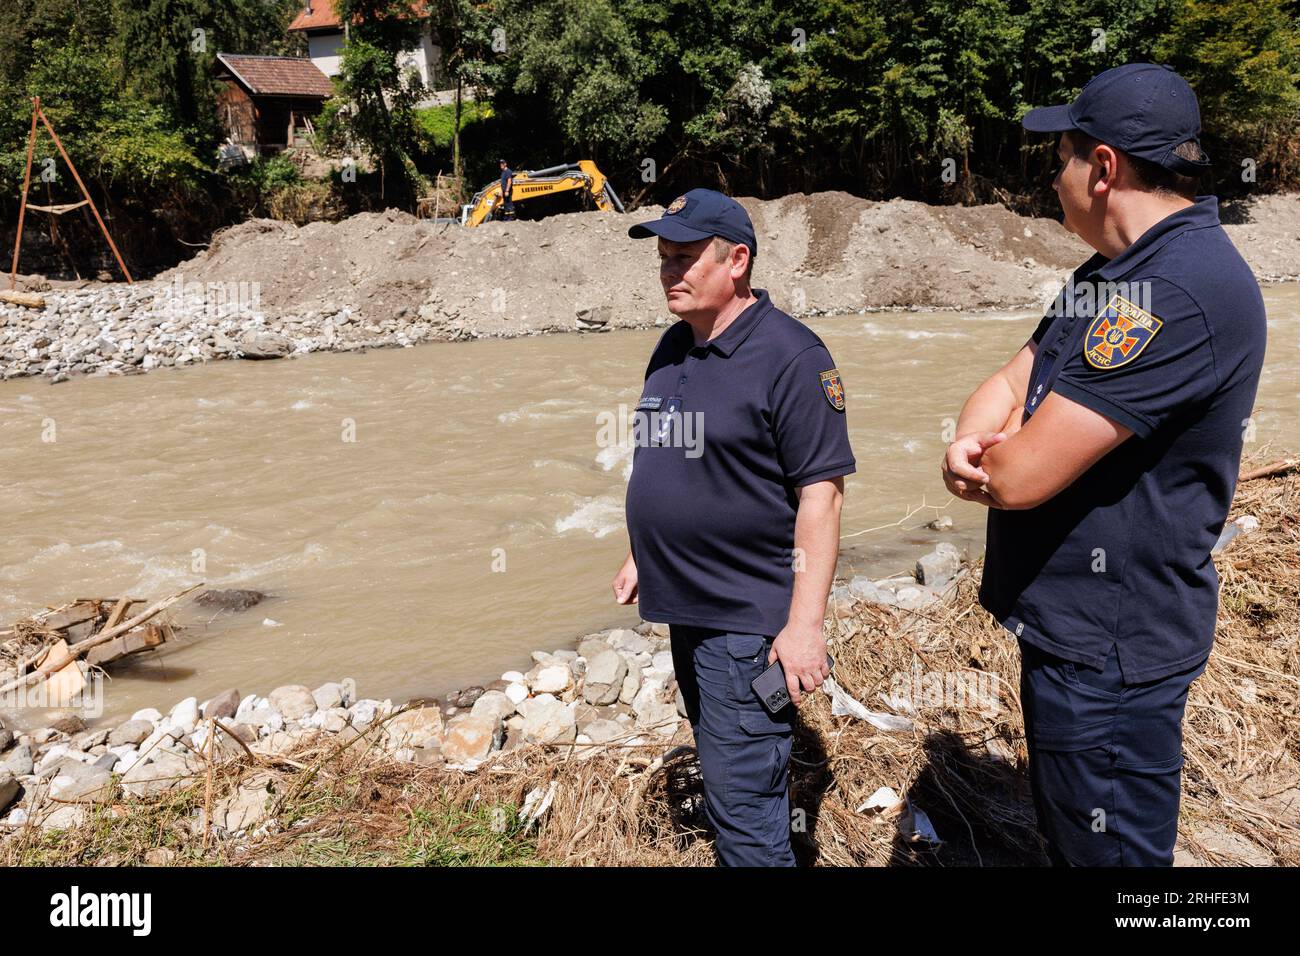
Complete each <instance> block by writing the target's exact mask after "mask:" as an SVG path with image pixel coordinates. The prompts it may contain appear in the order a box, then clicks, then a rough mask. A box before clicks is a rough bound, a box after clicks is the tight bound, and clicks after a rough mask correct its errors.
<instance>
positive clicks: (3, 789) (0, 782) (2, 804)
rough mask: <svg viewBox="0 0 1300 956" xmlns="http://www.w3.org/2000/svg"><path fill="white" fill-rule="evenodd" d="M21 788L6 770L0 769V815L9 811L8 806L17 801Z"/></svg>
mask: <svg viewBox="0 0 1300 956" xmlns="http://www.w3.org/2000/svg"><path fill="white" fill-rule="evenodd" d="M21 789H22V786H21V785H20V784H19V783H18V781H17V779H15V777H14V775H13V774H12V773H11V772H10V771H9V770H7V769H0V815H2V814H4V812H5V811H6V810H8V809H9V804H11V803H13V802H14V801H15V800H16V799H18V791H19V790H21Z"/></svg>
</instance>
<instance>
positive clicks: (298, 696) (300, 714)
mask: <svg viewBox="0 0 1300 956" xmlns="http://www.w3.org/2000/svg"><path fill="white" fill-rule="evenodd" d="M266 698H267V700H268V701H270V702H271V706H273V707H274V708H275V709H276V710H278V711H279V712H280V713H281V714H282V715H283V716H284V718H285V719H286V720H301V719H302V718H304V717H310V716H311V715H312V714H314V713H315V712H316V698H315V697H313V696H312V693H311V691H310V690H309V689H308V688H307V687H305V686H303V685H302V684H285V685H284V686H283V687H277V688H276V689H275V690H273V691H271V693H269V694H267V695H266Z"/></svg>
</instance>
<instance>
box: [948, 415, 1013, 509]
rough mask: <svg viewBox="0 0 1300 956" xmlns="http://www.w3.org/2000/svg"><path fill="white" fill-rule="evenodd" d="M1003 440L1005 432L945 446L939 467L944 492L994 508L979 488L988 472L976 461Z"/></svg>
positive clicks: (969, 437) (979, 434) (966, 437)
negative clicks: (946, 450) (946, 447)
mask: <svg viewBox="0 0 1300 956" xmlns="http://www.w3.org/2000/svg"><path fill="white" fill-rule="evenodd" d="M1013 417H1014V416H1013ZM1006 440H1007V433H1006V432H1005V431H1000V432H976V433H974V434H971V435H963V436H962V437H961V438H958V439H957V440H956V441H955V442H953V443H952V444H951V445H949V446H948V452H947V454H945V455H944V458H943V464H941V465H940V466H939V470H940V472H941V473H942V474H943V483H944V484H945V485H946V486H947V488H948V490H949V491H950V492H952V493H953V494H954V495H956V496H957V497H958V498H964V499H965V500H966V501H974V502H976V503H977V504H981V505H986V506H988V507H990V508H996V507H997V506H998V504H997V502H996V501H994V500H993V498H992V497H991V496H990V495H989V494H988V493H987V492H985V491H983V490H982V489H981V488H980V486H981V485H983V484H984V483H985V482H986V481H988V480H989V476H988V473H987V472H985V471H984V469H982V468H981V467H980V462H981V460H983V458H984V452H986V451H987V450H988V449H990V448H992V447H993V446H994V445H996V444H998V443H999V442H1003V441H1006Z"/></svg>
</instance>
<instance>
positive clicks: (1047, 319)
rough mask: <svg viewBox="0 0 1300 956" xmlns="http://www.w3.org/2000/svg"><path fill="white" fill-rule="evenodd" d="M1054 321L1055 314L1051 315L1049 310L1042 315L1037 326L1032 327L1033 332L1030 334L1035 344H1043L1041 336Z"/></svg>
mask: <svg viewBox="0 0 1300 956" xmlns="http://www.w3.org/2000/svg"><path fill="white" fill-rule="evenodd" d="M1054 321H1056V316H1054V315H1052V314H1051V313H1050V312H1049V313H1048V314H1047V315H1045V316H1043V320H1042V321H1041V322H1039V323H1038V328H1036V329H1034V334H1033V335H1032V336H1030V338H1032V339H1033V342H1034V344H1035V345H1042V344H1043V336H1044V335H1046V334H1047V330H1048V329H1050V328H1051V327H1052V323H1053V322H1054Z"/></svg>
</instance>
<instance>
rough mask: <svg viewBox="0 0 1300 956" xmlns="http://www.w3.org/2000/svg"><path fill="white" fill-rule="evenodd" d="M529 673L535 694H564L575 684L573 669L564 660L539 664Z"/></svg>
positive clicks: (530, 684)
mask: <svg viewBox="0 0 1300 956" xmlns="http://www.w3.org/2000/svg"><path fill="white" fill-rule="evenodd" d="M528 673H529V675H530V676H531V679H530V680H529V686H530V687H531V688H532V691H533V693H535V694H562V693H564V692H565V691H566V690H568V689H569V688H570V687H572V686H573V671H571V670H570V669H569V665H568V664H566V663H563V662H555V663H550V664H538V665H537V667H535V668H533V670H531V671H529V672H528Z"/></svg>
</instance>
